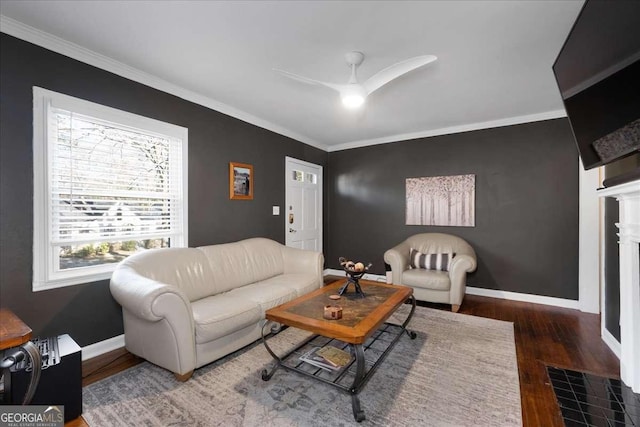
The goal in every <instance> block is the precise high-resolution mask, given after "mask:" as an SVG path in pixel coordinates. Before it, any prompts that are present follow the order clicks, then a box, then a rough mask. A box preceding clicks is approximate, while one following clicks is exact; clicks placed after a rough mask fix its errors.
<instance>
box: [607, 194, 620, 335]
mask: <svg viewBox="0 0 640 427" xmlns="http://www.w3.org/2000/svg"><path fill="white" fill-rule="evenodd" d="M619 218H620V210H619V209H618V201H617V200H616V199H614V198H612V197H607V198H606V199H605V200H604V304H605V309H604V315H605V318H604V326H605V328H607V330H608V331H609V332H610V333H611V335H613V336H614V337H615V338H616V339H617V340H618V341H620V249H619V245H618V227H616V222H618V221H619Z"/></svg>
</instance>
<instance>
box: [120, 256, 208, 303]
mask: <svg viewBox="0 0 640 427" xmlns="http://www.w3.org/2000/svg"><path fill="white" fill-rule="evenodd" d="M122 266H128V267H130V268H132V269H133V270H134V271H135V272H136V273H138V274H139V275H141V276H144V277H148V278H149V279H152V280H155V281H158V282H161V283H166V284H167V285H172V286H176V287H178V288H180V289H181V290H182V291H183V292H184V294H185V295H186V296H187V298H188V299H189V301H195V300H198V299H200V298H204V297H206V296H209V295H211V294H212V293H213V292H212V289H211V280H212V277H213V276H212V273H211V269H210V267H209V261H208V260H207V258H206V257H205V256H204V254H203V253H202V252H201V251H199V250H197V249H195V248H163V249H149V250H147V251H143V252H139V253H137V254H134V255H132V256H130V257H128V258H127V259H125V260H124V261H122Z"/></svg>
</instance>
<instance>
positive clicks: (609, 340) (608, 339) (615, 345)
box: [602, 328, 620, 359]
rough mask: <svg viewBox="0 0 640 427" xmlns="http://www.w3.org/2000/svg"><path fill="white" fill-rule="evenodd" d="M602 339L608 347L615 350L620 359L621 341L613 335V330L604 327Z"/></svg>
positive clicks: (614, 352)
mask: <svg viewBox="0 0 640 427" xmlns="http://www.w3.org/2000/svg"><path fill="white" fill-rule="evenodd" d="M602 341H604V343H605V344H606V345H607V347H609V348H610V349H611V351H613V354H615V355H616V357H617V358H618V359H620V343H619V342H618V340H617V339H616V338H615V337H614V336H613V335H611V332H609V331H608V330H607V328H602Z"/></svg>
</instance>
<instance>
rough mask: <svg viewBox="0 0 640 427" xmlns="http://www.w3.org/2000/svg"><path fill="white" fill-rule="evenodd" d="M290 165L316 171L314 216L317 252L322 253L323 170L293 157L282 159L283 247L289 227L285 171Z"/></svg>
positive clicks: (287, 182) (318, 166) (287, 181)
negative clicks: (317, 233)
mask: <svg viewBox="0 0 640 427" xmlns="http://www.w3.org/2000/svg"><path fill="white" fill-rule="evenodd" d="M290 163H297V164H300V165H303V166H307V167H310V168H314V169H318V212H316V214H317V215H318V229H319V234H320V235H319V236H318V246H319V247H318V252H323V251H324V239H323V234H324V216H323V215H322V211H323V199H324V185H323V184H324V169H323V167H322V166H321V165H317V164H315V163H311V162H307V161H304V160H300V159H296V158H295V157H290V156H285V158H284V215H283V219H284V229H283V232H284V243H285V245H286V244H287V227H288V226H289V221H288V217H289V215H288V213H287V212H288V206H289V203H288V202H289V199H288V195H289V191H288V190H289V182H290V180H289V177H288V176H287V170H288V167H287V166H288V165H289V164H290Z"/></svg>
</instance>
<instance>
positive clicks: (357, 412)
mask: <svg viewBox="0 0 640 427" xmlns="http://www.w3.org/2000/svg"><path fill="white" fill-rule="evenodd" d="M353 348H354V350H355V355H356V376H355V378H354V380H353V384H352V385H351V389H350V390H349V392H350V393H351V408H352V409H353V418H355V420H356V421H357V422H361V421H364V419H365V418H366V417H365V416H364V411H363V410H362V408H361V407H360V398H359V397H358V393H360V386H361V385H362V383H363V380H364V374H365V367H366V366H365V363H366V362H365V359H364V349H363V348H362V344H354V345H353Z"/></svg>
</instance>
